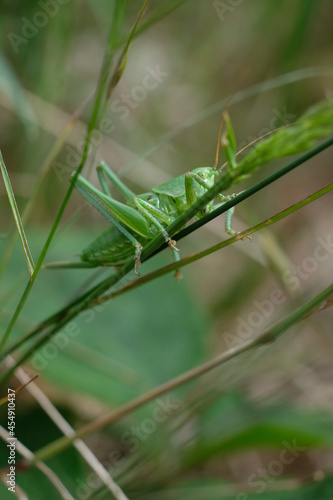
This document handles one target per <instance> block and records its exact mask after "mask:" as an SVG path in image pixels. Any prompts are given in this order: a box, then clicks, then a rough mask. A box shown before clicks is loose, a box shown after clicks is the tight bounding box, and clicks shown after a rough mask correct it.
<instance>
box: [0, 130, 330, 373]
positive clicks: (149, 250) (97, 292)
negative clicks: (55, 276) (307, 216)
mask: <svg viewBox="0 0 333 500" xmlns="http://www.w3.org/2000/svg"><path fill="white" fill-rule="evenodd" d="M332 144H333V138H330V139H328V140H327V141H324V142H323V143H322V144H320V145H319V146H317V147H315V148H313V149H312V150H311V151H308V152H307V153H305V154H303V155H301V156H300V157H299V158H297V159H296V160H295V161H293V162H291V163H289V164H288V165H286V166H285V167H283V168H281V169H280V170H278V171H277V172H274V173H273V174H271V175H270V176H268V177H266V178H265V179H263V180H262V181H260V182H259V183H257V184H255V185H254V186H251V187H250V188H249V189H247V190H246V191H244V192H243V193H240V194H239V195H237V196H236V197H235V198H233V199H232V200H230V201H228V202H226V203H224V204H223V205H222V206H221V207H219V208H218V209H217V210H214V212H212V213H211V214H208V215H207V216H205V217H203V219H201V220H199V221H197V222H195V223H193V224H191V226H189V227H188V228H185V230H183V231H181V232H180V233H179V237H178V236H177V237H178V240H179V239H181V238H182V237H184V236H185V235H187V234H190V233H191V232H193V231H194V229H197V228H198V227H201V225H202V224H204V223H205V222H207V221H208V220H211V219H213V218H215V217H217V215H220V214H221V213H223V212H225V211H227V210H228V209H229V208H231V207H232V206H234V205H236V204H237V203H239V200H243V199H246V198H247V197H249V196H250V195H252V194H254V193H256V192H257V191H259V190H260V189H263V187H265V186H267V185H268V184H270V183H272V182H274V181H275V180H276V179H278V178H280V177H282V176H283V175H285V174H286V173H288V172H289V171H291V170H293V169H294V168H296V167H298V166H299V165H301V164H302V163H303V162H304V161H306V160H308V159H309V158H311V157H313V156H314V155H316V154H318V153H319V152H321V151H323V150H324V149H326V148H327V147H329V146H331V145H332ZM222 182H225V183H227V182H230V178H229V177H227V180H225V176H222V178H221V179H220V180H219V181H218V183H217V184H216V185H215V186H213V188H212V189H210V190H209V191H207V193H206V194H205V195H204V196H202V197H201V198H200V199H199V200H198V201H197V202H196V203H195V207H196V208H194V209H193V207H191V208H190V209H189V210H187V211H186V212H185V213H184V214H183V216H181V217H179V218H178V219H177V220H176V221H175V222H174V223H173V224H171V225H170V226H169V227H168V228H167V230H168V231H170V232H169V234H171V235H172V234H174V233H172V232H171V231H175V232H176V231H177V229H178V228H180V227H182V225H184V220H189V219H190V218H191V217H192V216H193V215H194V214H195V213H197V212H199V211H200V209H201V208H202V207H203V206H205V205H206V204H207V203H208V201H210V199H212V198H214V197H215V196H216V194H217V193H218V192H219V189H221V185H222ZM216 186H217V188H216ZM216 190H217V191H216ZM210 196H211V198H210ZM203 198H204V200H203ZM177 224H178V226H177ZM163 242H164V240H163V237H161V236H159V235H158V236H156V237H155V238H154V239H153V240H152V241H151V243H149V244H148V245H147V246H146V247H144V249H143V252H142V260H146V259H147V258H148V257H149V256H150V255H152V254H154V253H156V251H157V250H158V251H160V250H161V249H162V248H163V245H162V243H163ZM223 244H224V242H223ZM159 247H160V248H159ZM177 267H179V266H178V262H177ZM132 269H133V261H132V259H129V260H128V262H126V263H125V264H124V265H123V266H122V267H121V268H120V269H119V270H118V271H117V272H115V273H114V274H112V275H111V276H110V277H108V278H106V279H105V280H104V281H102V282H101V283H99V284H98V285H96V286H95V287H93V288H92V289H90V290H88V291H87V292H86V293H85V294H83V295H81V296H80V297H78V298H77V299H75V300H74V301H72V302H71V303H70V304H68V305H67V306H65V307H64V308H62V309H61V310H60V311H58V312H57V313H55V314H54V315H52V316H51V317H50V318H48V319H47V320H46V321H44V322H42V323H41V324H40V325H39V326H37V327H36V328H35V329H34V330H32V331H31V332H29V333H28V334H27V335H26V336H25V337H23V338H22V339H20V340H19V341H18V342H16V343H15V344H13V345H12V346H11V348H10V349H8V350H7V351H6V353H4V355H7V354H10V353H12V352H13V351H14V350H15V349H16V348H18V347H19V346H20V345H22V344H23V343H24V342H26V341H28V340H29V339H31V338H33V337H34V336H36V335H40V338H39V339H38V340H37V341H36V342H35V343H34V344H33V346H32V348H30V349H27V351H26V352H25V353H23V354H22V355H21V357H20V358H19V359H18V360H17V364H16V365H15V366H14V367H13V368H11V371H7V372H6V373H4V374H3V376H2V377H1V378H0V382H2V381H4V380H5V379H6V378H8V376H9V375H10V374H11V373H12V372H13V371H14V369H15V368H16V367H17V366H19V365H20V364H21V363H22V362H24V361H25V360H26V359H28V358H29V356H30V355H31V352H33V351H35V350H36V349H38V348H39V347H41V346H42V345H43V344H44V343H45V342H47V340H48V339H50V338H51V337H52V336H53V335H54V334H55V333H56V332H57V331H59V330H60V328H62V327H63V326H64V325H66V324H67V323H68V322H69V321H70V320H71V319H73V318H74V317H75V316H77V315H78V314H79V313H80V312H81V311H83V310H84V309H87V308H89V307H91V305H92V304H94V303H95V301H96V300H97V299H98V298H99V297H100V296H102V295H103V294H104V293H105V292H106V291H107V290H108V289H109V288H111V287H112V286H114V285H115V284H116V283H117V282H118V281H119V280H120V279H121V278H123V277H124V276H125V275H126V274H127V273H128V272H130V271H131V270H132ZM53 323H56V324H55V326H54V327H53V328H51V329H50V330H48V331H46V332H43V330H45V328H48V327H51V326H52V324H53Z"/></svg>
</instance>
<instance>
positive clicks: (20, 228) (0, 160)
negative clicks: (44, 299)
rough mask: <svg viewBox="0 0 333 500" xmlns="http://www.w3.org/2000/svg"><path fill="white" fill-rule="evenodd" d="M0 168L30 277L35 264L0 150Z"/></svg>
mask: <svg viewBox="0 0 333 500" xmlns="http://www.w3.org/2000/svg"><path fill="white" fill-rule="evenodd" d="M0 170H1V174H2V177H3V180H4V184H5V188H6V191H7V196H8V199H9V203H10V206H11V209H12V212H13V215H14V219H15V224H16V228H17V232H18V234H19V237H20V240H21V244H22V247H23V251H24V255H25V258H26V260H27V264H28V269H29V274H30V278H32V275H33V272H34V270H35V264H34V261H33V258H32V255H31V252H30V248H29V244H28V240H27V237H26V235H25V232H24V228H23V224H22V221H21V216H20V212H19V210H18V208H17V204H16V200H15V196H14V192H13V188H12V185H11V183H10V179H9V175H8V172H7V169H6V165H5V162H4V161H3V157H2V153H1V151H0Z"/></svg>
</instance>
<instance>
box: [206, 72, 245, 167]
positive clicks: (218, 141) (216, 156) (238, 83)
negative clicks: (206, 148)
mask: <svg viewBox="0 0 333 500" xmlns="http://www.w3.org/2000/svg"><path fill="white" fill-rule="evenodd" d="M248 73H249V68H246V69H245V70H243V71H242V72H241V73H240V74H239V76H238V78H237V80H236V83H235V85H234V88H233V90H232V92H231V94H230V95H229V97H228V99H227V101H226V103H225V105H224V106H223V109H222V113H221V119H220V125H219V132H218V136H217V146H216V154H215V162H214V166H213V168H214V169H215V170H216V169H217V165H218V162H219V154H220V147H221V139H222V130H223V123H224V121H225V114H226V113H227V108H228V106H229V104H230V101H231V99H232V98H233V97H234V95H235V93H236V92H237V90H238V89H239V87H240V86H241V84H242V83H243V82H244V80H245V78H246V77H247V75H248Z"/></svg>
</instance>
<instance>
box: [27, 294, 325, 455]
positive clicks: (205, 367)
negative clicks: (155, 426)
mask: <svg viewBox="0 0 333 500" xmlns="http://www.w3.org/2000/svg"><path fill="white" fill-rule="evenodd" d="M332 294H333V284H331V285H330V286H328V287H327V288H326V289H325V290H323V291H322V292H321V293H319V294H318V295H316V296H315V297H314V298H313V299H311V300H309V301H307V302H305V303H304V304H303V305H302V306H300V307H298V308H297V309H296V310H295V311H293V312H292V313H291V314H289V315H288V316H287V317H286V318H284V319H283V320H281V321H279V322H278V323H276V324H275V326H273V327H272V328H269V329H268V330H265V331H264V332H263V333H261V334H259V335H258V336H256V337H254V338H252V339H249V340H247V341H246V342H244V343H242V344H240V345H237V346H235V347H233V348H232V349H230V350H229V351H226V352H223V353H221V354H220V355H219V356H216V357H215V358H213V359H211V360H209V361H207V362H206V363H203V364H201V365H199V366H197V367H195V368H193V369H191V370H189V371H187V372H185V373H183V374H181V375H179V376H178V377H175V378H174V379H172V380H170V381H168V382H166V383H164V384H161V385H160V386H158V387H155V389H153V390H151V391H149V392H147V393H145V394H143V395H142V396H139V397H137V398H136V399H134V400H132V401H130V402H129V403H127V404H125V405H124V406H122V407H121V408H119V409H117V410H115V411H112V412H110V413H108V414H107V415H103V416H102V417H100V418H98V419H96V420H94V421H93V422H90V423H89V424H86V425H84V426H82V427H81V428H80V429H79V430H78V431H77V432H76V433H75V434H74V435H73V436H71V437H62V438H60V439H57V440H56V441H54V442H53V443H51V444H49V445H47V446H45V447H44V448H42V449H40V450H39V451H37V452H36V453H35V459H34V460H47V459H49V458H51V457H52V456H54V455H56V454H57V453H59V452H61V451H62V450H64V449H66V448H68V447H69V446H70V445H71V444H72V442H73V441H75V439H82V438H84V437H86V436H88V435H89V434H92V433H93V432H96V431H97V430H99V429H102V428H104V427H106V426H107V425H110V424H113V423H114V422H117V421H118V420H120V419H121V418H122V417H124V416H125V415H128V414H130V413H131V412H133V411H134V410H136V409H138V408H140V407H141V406H143V405H145V404H147V403H149V402H150V401H153V400H154V399H156V398H158V397H161V396H162V395H163V394H166V393H168V392H170V391H172V390H174V389H177V388H178V387H180V386H182V385H184V384H187V383H188V382H190V381H192V380H195V379H196V378H198V377H200V376H202V375H204V374H205V373H207V372H209V371H211V370H213V369H214V368H216V367H218V366H220V365H222V364H223V363H225V362H226V361H228V360H230V359H232V358H235V357H236V356H238V355H239V354H241V353H244V352H247V351H250V350H252V349H254V348H256V347H259V346H263V345H265V344H267V343H270V342H273V341H275V340H276V339H277V338H279V337H280V336H281V335H282V333H284V332H285V331H287V330H288V329H289V328H290V327H291V326H292V325H294V324H295V323H297V322H298V321H300V320H302V319H303V318H305V317H307V316H309V314H311V313H312V312H315V311H317V310H318V309H321V308H322V306H323V304H324V303H325V301H326V300H327V299H328V298H329V297H330V296H331V295H332ZM32 463H33V462H32Z"/></svg>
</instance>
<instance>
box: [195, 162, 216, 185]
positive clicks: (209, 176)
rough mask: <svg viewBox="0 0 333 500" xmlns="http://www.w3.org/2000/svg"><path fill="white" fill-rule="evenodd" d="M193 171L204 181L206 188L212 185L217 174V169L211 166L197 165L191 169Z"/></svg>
mask: <svg viewBox="0 0 333 500" xmlns="http://www.w3.org/2000/svg"><path fill="white" fill-rule="evenodd" d="M193 173H194V174H196V175H198V176H199V177H200V178H201V179H202V180H203V181H204V183H205V184H206V186H207V189H209V188H211V187H213V186H214V183H215V178H216V176H217V175H218V171H217V170H216V169H215V168H213V167H198V168H195V169H194V170H193Z"/></svg>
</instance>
